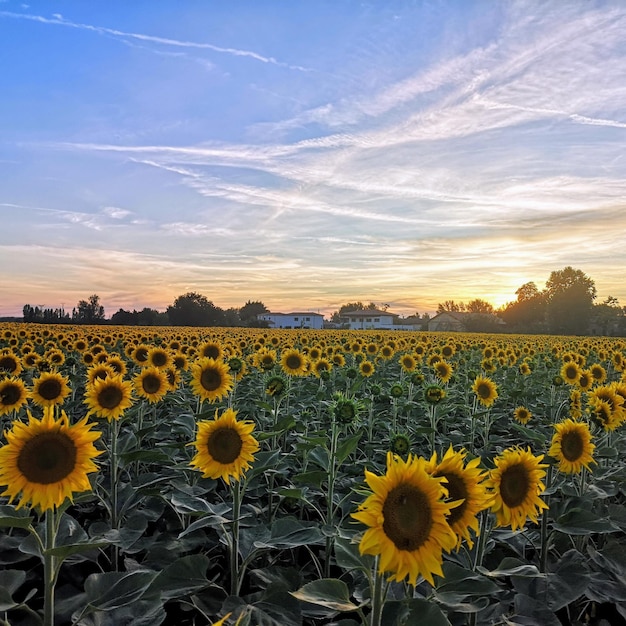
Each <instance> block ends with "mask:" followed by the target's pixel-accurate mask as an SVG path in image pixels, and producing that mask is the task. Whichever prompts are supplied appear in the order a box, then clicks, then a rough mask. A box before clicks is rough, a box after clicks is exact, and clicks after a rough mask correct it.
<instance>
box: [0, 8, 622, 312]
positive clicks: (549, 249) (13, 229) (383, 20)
mask: <svg viewBox="0 0 626 626" xmlns="http://www.w3.org/2000/svg"><path fill="white" fill-rule="evenodd" d="M0 89H1V93H2V96H1V97H0V223H1V224H2V228H0V316H1V315H19V314H20V313H21V310H22V306H23V305H24V304H26V303H30V304H33V305H45V306H50V307H53V308H54V307H58V306H61V305H64V306H65V308H66V309H70V310H71V308H72V306H74V305H75V304H76V303H77V301H78V300H79V299H83V298H86V297H87V296H89V295H90V294H92V293H97V294H99V295H100V298H101V301H102V303H103V304H104V306H105V309H106V312H107V315H111V314H113V313H114V312H115V311H116V310H117V309H118V308H120V307H123V308H128V309H132V308H143V307H144V306H150V307H154V308H157V309H160V310H162V309H164V308H165V307H166V306H167V305H169V304H171V303H172V302H173V300H174V299H175V298H176V296H178V295H181V294H183V293H186V292H188V291H197V292H199V293H202V294H204V295H206V296H207V298H209V299H210V300H212V301H213V302H214V303H215V304H217V305H218V306H221V307H223V308H227V307H230V306H235V307H239V306H241V305H243V304H244V303H245V302H246V301H247V300H250V299H252V300H257V299H260V300H262V301H263V302H265V304H266V305H267V306H268V307H269V308H270V309H272V310H274V311H288V310H293V309H299V310H302V309H308V310H319V311H320V312H322V313H330V312H332V311H333V310H336V309H337V308H338V307H339V306H340V305H341V304H342V303H344V302H347V301H354V300H363V301H366V302H369V301H374V302H376V303H379V304H380V303H387V304H389V305H390V309H391V310H392V311H394V312H398V313H401V314H410V313H413V312H414V311H418V312H420V313H423V312H425V311H434V310H435V309H436V308H437V303H438V302H442V301H444V300H448V299H455V300H464V301H468V300H470V299H472V298H475V297H480V298H484V299H486V300H488V301H490V302H492V303H493V304H494V305H496V306H498V305H501V304H504V303H505V302H507V301H510V300H514V299H515V291H516V289H518V288H519V287H520V286H521V285H522V284H524V283H526V282H528V281H535V282H536V283H537V285H538V286H539V287H540V288H542V287H543V286H544V283H545V281H546V279H547V278H548V277H549V275H550V272H551V271H553V270H558V269H562V268H563V267H565V266H567V265H572V266H574V267H575V268H577V269H581V270H582V271H584V272H585V273H587V275H589V276H590V277H591V278H593V279H594V280H595V282H596V287H597V289H598V295H599V297H598V301H601V300H603V299H604V298H606V297H607V296H608V295H613V296H615V297H618V298H619V300H620V303H621V304H622V305H626V281H624V278H623V277H624V275H626V236H625V235H624V232H626V162H625V158H626V156H625V148H626V4H624V3H623V2H621V1H618V0H615V1H613V2H600V1H593V0H587V1H585V2H583V1H572V2H561V1H556V0H554V1H553V2H545V1H541V2H525V1H524V2H514V1H511V2H509V1H501V2H497V1H495V0H494V1H488V0H476V1H475V2H471V1H470V0H457V1H445V0H440V1H436V0H433V1H426V0H424V1H422V2H408V1H406V2H394V1H393V0H390V1H385V2H382V1H381V2H374V1H372V2H351V1H347V0H346V1H343V2H336V1H332V2H331V1H328V2H325V1H317V0H316V1H313V0H311V1H301V2H284V1H278V0H276V1H271V0H263V1H258V0H256V1H254V2H253V1H243V0H242V1H241V2H228V3H227V2H212V1H200V0H196V1H184V2H175V1H173V0H163V1H161V0H160V1H158V2H154V1H147V0H146V1H139V0H134V1H133V2H122V1H118V0H109V1H108V2H106V3H102V2H100V3H96V2H79V1H78V0H73V1H69V0H66V1H56V0H45V1H43V0H42V1H39V2H35V1H33V2H28V1H27V2H19V1H15V0H0Z"/></svg>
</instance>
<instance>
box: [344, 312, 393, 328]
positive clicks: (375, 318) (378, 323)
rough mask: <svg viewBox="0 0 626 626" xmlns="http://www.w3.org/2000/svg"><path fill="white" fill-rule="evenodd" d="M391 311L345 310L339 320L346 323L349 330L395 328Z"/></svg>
mask: <svg viewBox="0 0 626 626" xmlns="http://www.w3.org/2000/svg"><path fill="white" fill-rule="evenodd" d="M394 317H395V316H394V315H393V314H392V313H387V311H379V310H378V309H364V310H357V311H346V312H345V313H344V314H343V315H342V316H341V321H342V322H343V323H344V324H348V326H349V328H350V330H367V329H377V330H397V329H398V326H394V323H393V319H394Z"/></svg>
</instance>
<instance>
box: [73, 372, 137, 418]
mask: <svg viewBox="0 0 626 626" xmlns="http://www.w3.org/2000/svg"><path fill="white" fill-rule="evenodd" d="M132 392H133V386H132V383H131V382H130V381H129V380H123V379H122V377H121V376H119V375H118V376H107V377H106V378H104V379H100V378H97V379H96V380H94V382H93V384H92V385H87V387H86V391H85V404H86V405H87V406H88V407H89V412H88V415H92V414H93V415H96V416H97V417H106V419H107V420H108V421H109V422H110V421H111V420H112V419H119V418H120V417H122V415H123V414H124V411H125V410H126V409H127V408H129V407H130V406H132V404H133V398H132Z"/></svg>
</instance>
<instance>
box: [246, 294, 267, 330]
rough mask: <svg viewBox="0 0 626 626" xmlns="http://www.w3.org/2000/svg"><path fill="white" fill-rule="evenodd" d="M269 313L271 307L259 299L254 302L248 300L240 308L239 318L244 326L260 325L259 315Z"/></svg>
mask: <svg viewBox="0 0 626 626" xmlns="http://www.w3.org/2000/svg"><path fill="white" fill-rule="evenodd" d="M261 313H269V309H268V308H267V307H266V306H265V305H264V304H263V303H262V302H261V301H259V300H257V301H255V302H252V301H250V300H248V301H247V302H246V303H245V304H244V305H243V306H242V307H241V308H240V309H239V318H240V320H241V323H242V324H243V325H244V326H258V321H259V320H258V319H257V315H260V314H261Z"/></svg>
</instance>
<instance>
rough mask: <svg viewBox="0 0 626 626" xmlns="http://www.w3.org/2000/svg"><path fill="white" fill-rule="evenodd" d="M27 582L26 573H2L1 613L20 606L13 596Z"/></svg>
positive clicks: (5, 571)
mask: <svg viewBox="0 0 626 626" xmlns="http://www.w3.org/2000/svg"><path fill="white" fill-rule="evenodd" d="M25 580H26V572H24V571H22V570H17V569H7V570H3V571H0V611H10V610H11V609H13V608H15V607H16V606H19V603H18V602H15V601H14V600H13V598H12V595H13V594H14V593H15V592H16V591H17V590H18V589H19V588H20V586H21V585H22V583H23V582H24V581H25Z"/></svg>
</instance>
